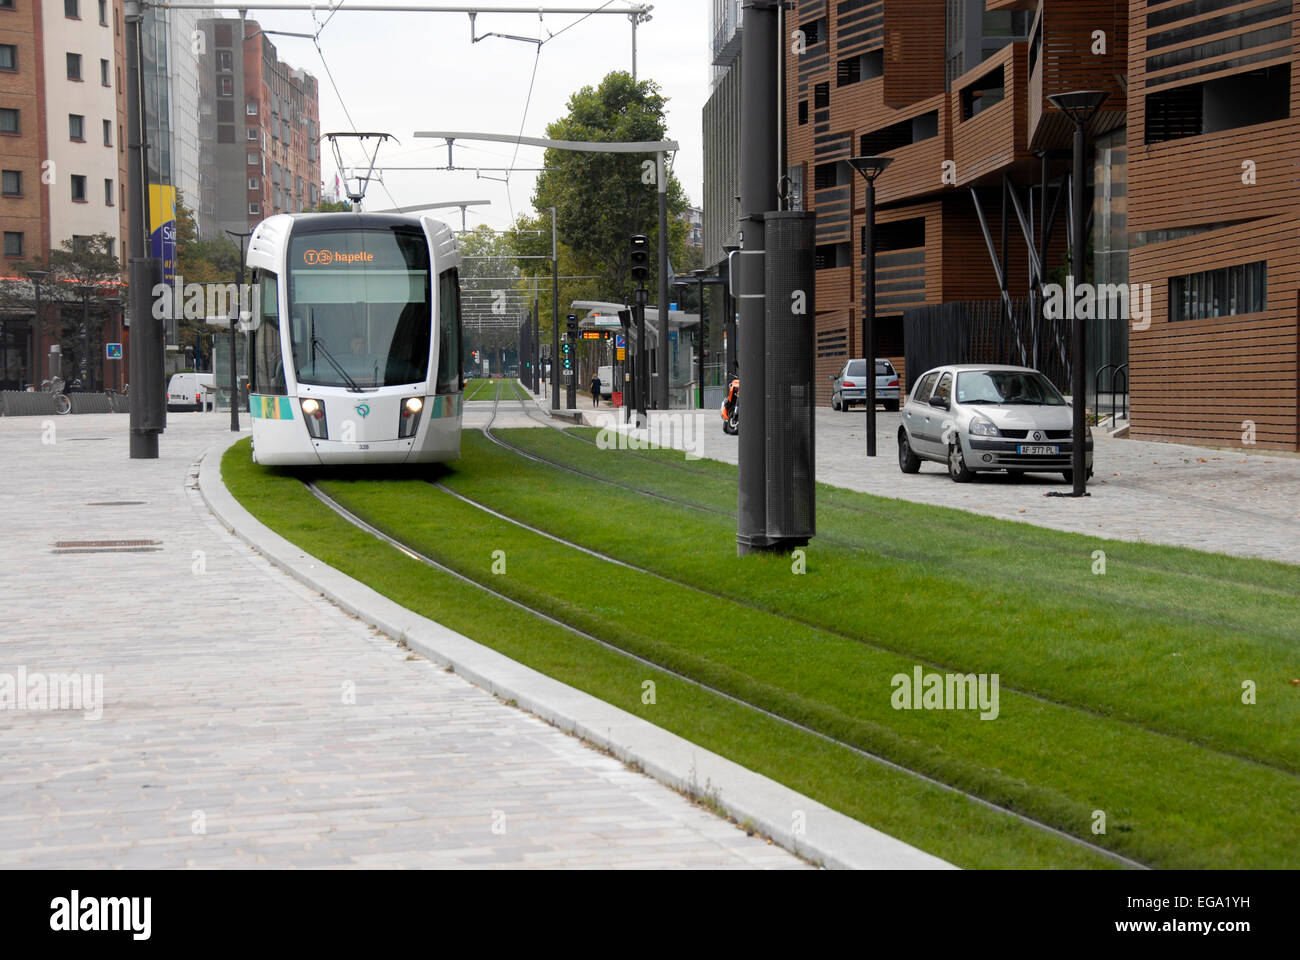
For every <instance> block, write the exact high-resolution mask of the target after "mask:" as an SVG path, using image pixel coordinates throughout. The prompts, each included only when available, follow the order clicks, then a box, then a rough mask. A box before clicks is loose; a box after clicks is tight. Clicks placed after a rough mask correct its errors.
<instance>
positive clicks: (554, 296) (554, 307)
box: [551, 207, 560, 410]
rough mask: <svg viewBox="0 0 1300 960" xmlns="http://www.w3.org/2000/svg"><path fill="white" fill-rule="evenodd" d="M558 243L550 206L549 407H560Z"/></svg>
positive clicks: (552, 210)
mask: <svg viewBox="0 0 1300 960" xmlns="http://www.w3.org/2000/svg"><path fill="white" fill-rule="evenodd" d="M559 250H560V245H559V234H558V233H557V232H556V229H555V208H554V207H551V409H552V410H558V409H560V380H559V376H558V374H559V370H558V369H557V364H559V362H560V254H559Z"/></svg>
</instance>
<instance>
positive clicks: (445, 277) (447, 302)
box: [437, 270, 463, 393]
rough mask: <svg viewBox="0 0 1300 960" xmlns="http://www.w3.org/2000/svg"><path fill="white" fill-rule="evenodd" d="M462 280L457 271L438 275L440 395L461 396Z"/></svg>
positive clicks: (447, 271) (448, 271) (438, 388)
mask: <svg viewBox="0 0 1300 960" xmlns="http://www.w3.org/2000/svg"><path fill="white" fill-rule="evenodd" d="M460 323H461V320H460V278H459V276H458V275H457V273H456V271H455V270H446V271H444V272H443V273H441V274H439V276H438V387H437V392H438V393H460V381H461V373H462V371H461V362H462V361H463V358H462V357H461V355H460V333H461V330H460Z"/></svg>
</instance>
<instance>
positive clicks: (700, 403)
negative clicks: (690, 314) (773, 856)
mask: <svg viewBox="0 0 1300 960" xmlns="http://www.w3.org/2000/svg"><path fill="white" fill-rule="evenodd" d="M696 279H697V280H698V281H699V287H698V289H699V291H700V336H699V341H700V346H699V349H697V350H696V351H695V392H696V394H697V395H698V399H697V401H696V406H697V407H698V408H699V409H700V410H703V409H704V345H705V344H706V343H708V342H709V340H708V337H707V336H705V327H704V275H703V274H700V275H699V276H698V277H697V278H696Z"/></svg>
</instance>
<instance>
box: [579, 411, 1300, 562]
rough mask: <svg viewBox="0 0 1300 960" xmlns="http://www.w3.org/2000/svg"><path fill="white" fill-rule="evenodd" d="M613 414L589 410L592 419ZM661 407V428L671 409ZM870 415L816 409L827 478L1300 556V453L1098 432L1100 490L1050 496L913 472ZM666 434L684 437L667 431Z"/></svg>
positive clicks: (707, 415) (1049, 486)
mask: <svg viewBox="0 0 1300 960" xmlns="http://www.w3.org/2000/svg"><path fill="white" fill-rule="evenodd" d="M609 415H610V414H608V413H607V412H606V411H601V412H600V413H599V414H589V415H588V416H587V422H588V423H589V424H590V423H592V422H593V420H598V419H599V417H601V416H609ZM650 416H651V429H652V430H656V429H657V428H656V427H655V425H654V421H655V419H656V418H658V417H660V416H662V415H660V414H655V413H651V415H650ZM673 416H676V417H680V416H682V414H674V415H673ZM687 416H691V417H693V418H694V422H693V424H692V427H686V431H689V430H690V429H692V428H693V429H694V433H693V434H690V437H691V438H692V440H693V444H683V443H681V442H672V443H670V444H669V445H671V446H676V447H679V448H680V447H683V446H695V448H696V452H697V453H698V454H700V455H702V456H705V457H710V458H712V459H715V460H722V461H725V462H727V463H735V462H736V457H737V453H738V447H739V443H738V441H737V439H736V438H734V437H728V436H725V435H724V434H723V432H722V424H721V421H720V419H719V417H718V414H717V412H716V411H712V410H706V411H703V412H696V413H694V414H688V415H687ZM865 419H866V418H865V414H863V412H862V411H861V410H854V411H853V412H852V413H836V412H833V411H831V410H818V411H817V440H816V448H817V479H818V480H819V481H821V482H823V483H829V484H833V485H835V486H839V487H847V488H849V489H853V490H862V491H865V492H867V493H873V494H876V495H878V496H882V497H897V498H899V499H901V500H912V501H916V502H918V503H929V504H936V505H939V506H946V507H956V508H959V509H962V510H970V511H973V512H975V513H982V514H988V515H989V516H994V517H1001V518H1002V519H1004V520H1016V521H1022V522H1026V523H1033V524H1037V525H1039V526H1044V527H1052V528H1054V529H1057V530H1067V531H1071V532H1073V533H1086V534H1092V535H1094V536H1098V537H1106V538H1110V539H1116V540H1130V541H1145V542H1150V543H1163V544H1171V545H1175V546H1183V547H1193V548H1196V549H1198V550H1209V551H1213V552H1215V553H1227V554H1234V555H1237V556H1243V557H1263V558H1265V559H1269V560H1283V561H1286V562H1288V563H1297V564H1300V457H1296V456H1293V455H1288V454H1276V453H1272V452H1268V451H1258V450H1255V451H1252V452H1247V450H1248V449H1249V448H1242V449H1237V450H1214V449H1210V448H1206V447H1192V446H1185V445H1182V444H1174V443H1155V442H1150V441H1141V440H1114V439H1110V438H1108V437H1105V438H1103V437H1098V438H1097V440H1096V449H1095V451H1094V458H1095V459H1094V464H1095V466H1094V469H1095V476H1094V478H1093V480H1092V481H1091V482H1090V483H1089V485H1088V489H1089V492H1090V493H1091V494H1092V495H1091V496H1090V497H1087V498H1083V499H1073V498H1068V497H1048V496H1045V494H1047V493H1048V492H1050V491H1065V490H1068V488H1067V487H1066V486H1065V484H1064V482H1063V481H1062V479H1061V477H1060V475H1059V474H1052V475H1049V474H1032V475H1028V476H1026V475H1023V474H1021V475H1007V474H983V475H980V476H978V477H977V478H976V480H975V481H974V482H973V483H969V484H956V483H953V482H952V481H951V480H950V479H948V475H947V471H946V468H945V467H944V465H943V464H938V463H924V464H922V466H921V472H920V473H919V474H916V475H914V476H906V475H904V474H903V473H901V472H900V471H899V469H898V457H897V453H898V447H897V441H896V439H895V438H896V437H897V435H898V426H899V415H898V414H897V413H886V412H884V411H880V412H878V413H877V427H876V430H877V456H876V457H875V458H868V457H867V455H866V426H865ZM619 422H621V420H620V421H619ZM679 423H680V421H679ZM681 426H683V427H684V426H685V425H684V424H681ZM742 429H744V428H743V426H742ZM658 435H659V436H661V437H664V438H667V439H672V437H673V435H672V434H671V433H670V432H668V431H667V430H664V429H659V430H658Z"/></svg>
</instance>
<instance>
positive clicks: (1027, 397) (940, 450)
mask: <svg viewBox="0 0 1300 960" xmlns="http://www.w3.org/2000/svg"><path fill="white" fill-rule="evenodd" d="M1072 426H1073V415H1072V411H1071V408H1070V405H1069V404H1068V403H1066V402H1065V398H1064V397H1063V396H1061V394H1060V392H1059V391H1058V390H1057V389H1056V387H1054V386H1052V383H1051V381H1049V380H1048V379H1047V378H1046V377H1044V376H1043V375H1042V374H1041V373H1039V372H1038V371H1037V370H1032V369H1030V368H1028V367H1010V366H997V365H980V364H956V365H952V366H946V367H936V368H935V369H933V370H928V371H926V372H925V373H924V374H922V375H921V376H920V377H919V378H918V379H917V381H916V385H915V386H914V387H913V388H912V392H911V394H910V395H909V396H908V398H907V402H906V403H905V404H904V405H903V416H902V425H901V426H900V427H899V428H898V466H899V468H900V469H901V470H902V471H903V472H904V473H916V472H917V470H919V469H920V467H921V461H922V460H932V461H934V462H935V463H943V464H946V465H947V467H948V475H949V476H950V477H952V479H953V480H955V481H956V482H958V483H965V482H966V481H968V480H970V479H972V478H973V477H974V475H975V474H976V473H980V472H983V471H989V470H1006V471H1008V472H1021V473H1060V474H1061V475H1062V476H1063V477H1065V482H1066V483H1073V482H1074V473H1073V471H1072V470H1071V467H1070V462H1071V461H1070V457H1071V451H1072V446H1071V434H1072V432H1073V431H1072ZM1085 443H1086V444H1087V446H1086V448H1085V450H1086V458H1087V464H1088V476H1089V477H1091V476H1092V428H1091V427H1089V428H1088V435H1087V438H1086V440H1085Z"/></svg>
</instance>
